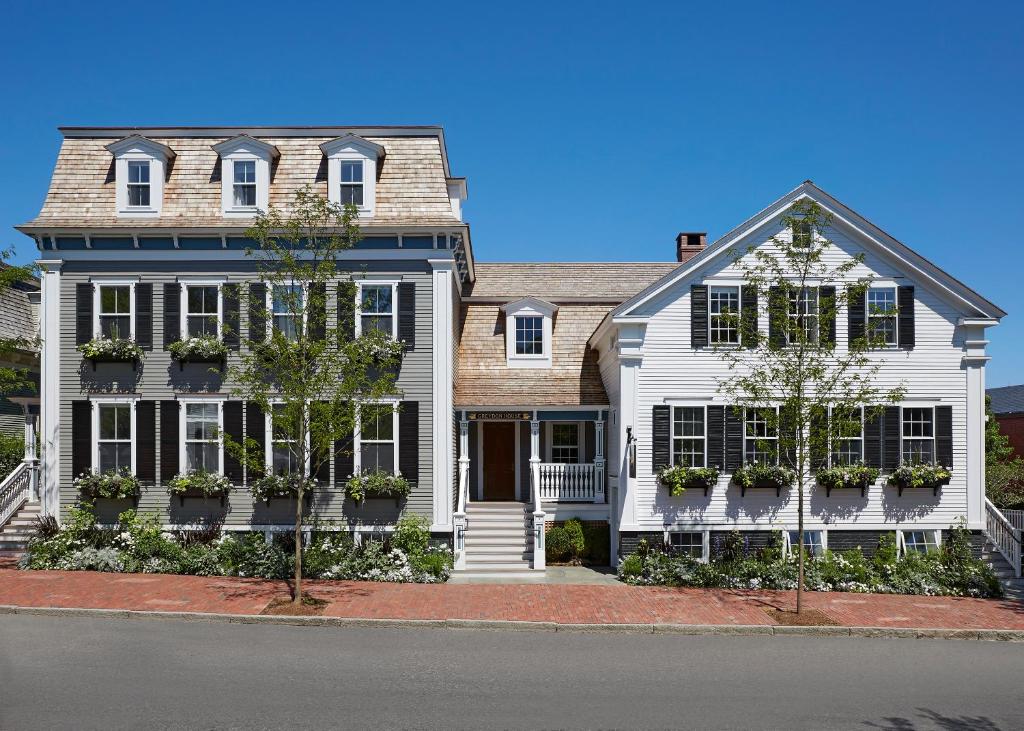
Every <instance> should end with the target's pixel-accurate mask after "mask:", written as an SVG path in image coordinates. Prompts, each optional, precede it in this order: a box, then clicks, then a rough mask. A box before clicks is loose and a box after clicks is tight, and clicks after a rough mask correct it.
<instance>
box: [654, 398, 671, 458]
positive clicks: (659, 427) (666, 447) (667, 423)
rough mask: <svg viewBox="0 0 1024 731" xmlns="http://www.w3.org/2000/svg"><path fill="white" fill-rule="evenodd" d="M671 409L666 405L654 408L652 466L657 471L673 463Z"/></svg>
mask: <svg viewBox="0 0 1024 731" xmlns="http://www.w3.org/2000/svg"><path fill="white" fill-rule="evenodd" d="M671 411H672V410H671V408H670V407H669V406H666V405H659V406H655V407H654V408H653V410H652V413H653V417H654V420H653V422H652V429H651V448H652V455H651V468H652V469H653V470H654V471H655V472H657V471H658V470H660V469H661V468H662V467H667V466H668V465H669V464H671V461H670V458H671V452H670V442H671V432H670V429H671V427H672V419H671Z"/></svg>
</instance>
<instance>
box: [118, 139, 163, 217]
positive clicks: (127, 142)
mask: <svg viewBox="0 0 1024 731" xmlns="http://www.w3.org/2000/svg"><path fill="white" fill-rule="evenodd" d="M107 150H109V151H110V153H111V154H112V155H113V156H114V177H115V186H116V193H115V206H116V210H117V215H118V216H123V217H125V218H147V217H155V216H159V215H160V209H161V208H162V207H163V198H164V180H165V178H166V176H167V167H168V165H169V164H170V162H171V160H173V159H174V151H173V150H172V149H171V148H170V147H168V146H167V145H163V144H160V143H159V142H154V141H153V140H150V139H147V138H145V137H142V136H141V135H132V136H131V137H125V138H124V139H123V140H118V141H117V142H112V143H111V144H109V145H107Z"/></svg>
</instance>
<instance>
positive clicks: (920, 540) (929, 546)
mask: <svg viewBox="0 0 1024 731" xmlns="http://www.w3.org/2000/svg"><path fill="white" fill-rule="evenodd" d="M901 533H902V537H903V550H904V551H906V552H910V551H916V552H918V553H928V552H929V551H937V550H939V542H938V540H937V538H936V535H935V533H936V531H934V530H905V531H901Z"/></svg>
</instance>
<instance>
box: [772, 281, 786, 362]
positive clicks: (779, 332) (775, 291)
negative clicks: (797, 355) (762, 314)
mask: <svg viewBox="0 0 1024 731" xmlns="http://www.w3.org/2000/svg"><path fill="white" fill-rule="evenodd" d="M786 299H787V297H786V292H785V291H784V290H783V289H782V287H769V288H768V344H769V345H770V346H771V347H773V348H783V347H785V345H786V325H787V324H788V323H789V306H788V303H787V302H786Z"/></svg>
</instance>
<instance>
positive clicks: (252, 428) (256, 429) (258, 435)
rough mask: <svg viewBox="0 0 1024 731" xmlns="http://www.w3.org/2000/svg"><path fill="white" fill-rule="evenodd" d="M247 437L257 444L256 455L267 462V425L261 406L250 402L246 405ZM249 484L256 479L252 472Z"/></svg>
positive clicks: (263, 461) (249, 474) (249, 475)
mask: <svg viewBox="0 0 1024 731" xmlns="http://www.w3.org/2000/svg"><path fill="white" fill-rule="evenodd" d="M245 436H246V437H247V438H248V439H252V440H253V441H255V442H256V445H257V446H256V454H257V455H258V456H261V457H262V463H265V462H266V454H267V448H266V436H267V423H266V417H265V416H264V414H263V409H261V408H260V405H259V404H257V403H254V402H252V401H249V402H248V403H246V405H245ZM248 477H249V483H250V484H251V483H252V481H253V480H254V479H255V477H256V476H255V475H254V474H253V473H252V472H249V473H248Z"/></svg>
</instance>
